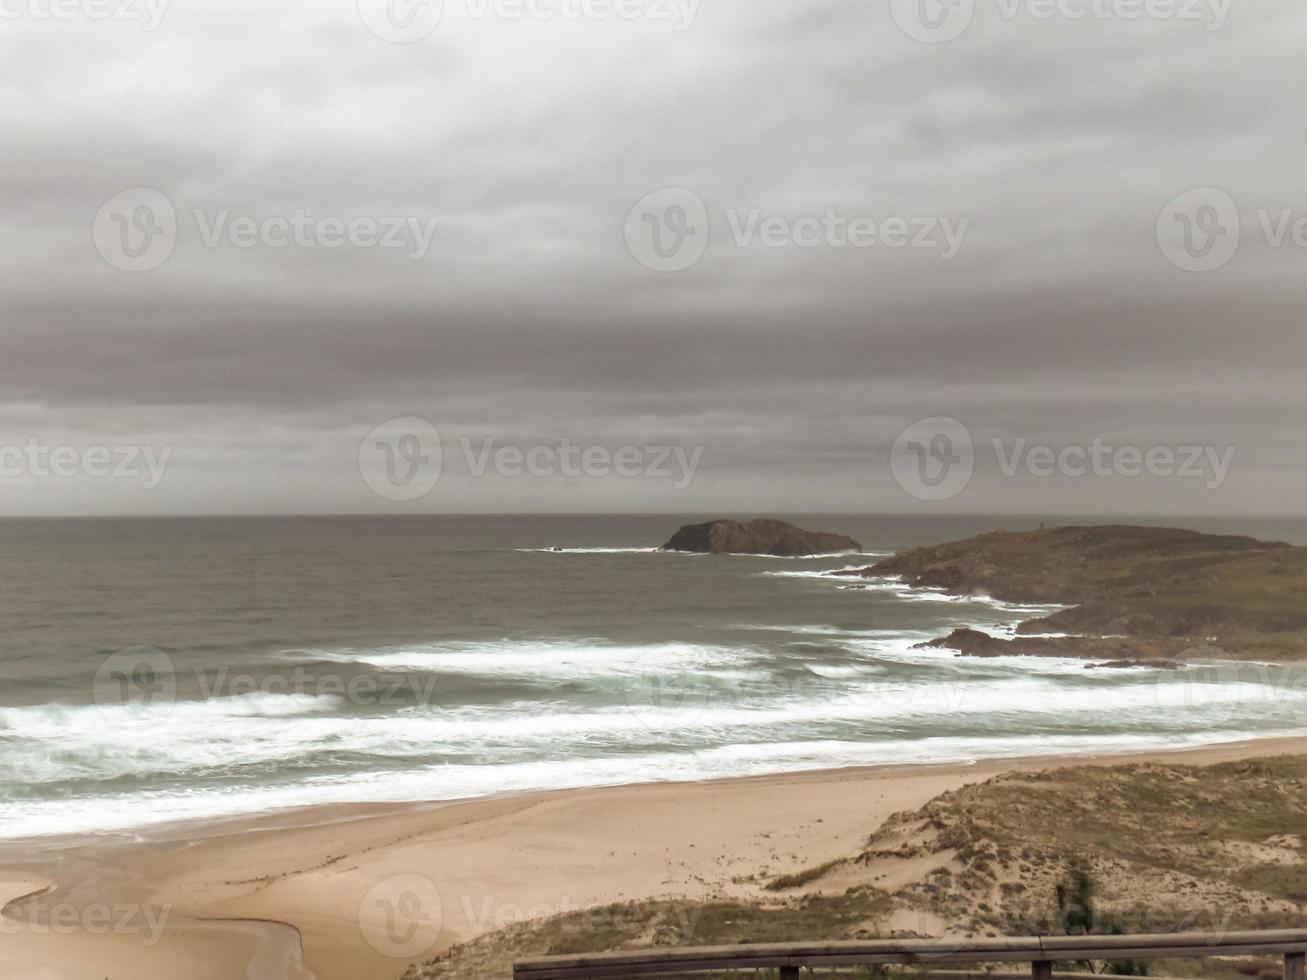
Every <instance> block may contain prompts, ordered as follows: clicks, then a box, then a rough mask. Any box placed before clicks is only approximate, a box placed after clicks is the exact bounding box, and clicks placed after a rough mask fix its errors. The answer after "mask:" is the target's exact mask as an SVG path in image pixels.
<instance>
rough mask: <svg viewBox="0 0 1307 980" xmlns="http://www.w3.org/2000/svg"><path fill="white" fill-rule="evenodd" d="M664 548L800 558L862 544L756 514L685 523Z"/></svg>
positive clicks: (852, 549)
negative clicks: (743, 518)
mask: <svg viewBox="0 0 1307 980" xmlns="http://www.w3.org/2000/svg"><path fill="white" fill-rule="evenodd" d="M663 550H664V551H694V552H699V553H703V554H714V555H722V554H732V555H775V556H777V557H783V558H799V557H803V556H804V555H832V554H838V553H840V552H848V551H861V550H862V545H860V544H858V542H856V541H854V540H853V539H852V538H850V537H846V536H845V535H843V534H832V533H829V532H826V531H805V530H804V529H803V528H801V527H796V526H795V525H793V524H787V523H786V522H785V521H777V520H771V519H768V518H759V519H757V520H753V521H748V522H747V523H741V522H739V521H725V520H723V521H709V522H708V523H706V524H687V525H685V526H684V527H682V528H681V529H680V530H679V531H677V532H676V533H675V534H673V535H672V538H671V540H670V541H668V542H667V543H666V544H665V545H663Z"/></svg>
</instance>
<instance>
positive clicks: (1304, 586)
mask: <svg viewBox="0 0 1307 980" xmlns="http://www.w3.org/2000/svg"><path fill="white" fill-rule="evenodd" d="M844 574H847V575H851V576H855V577H856V576H866V577H879V576H887V575H897V576H901V577H902V579H903V581H904V582H906V583H907V584H909V585H912V586H916V587H933V588H941V589H945V590H947V591H949V592H953V593H957V594H979V595H988V596H992V597H994V598H997V599H1003V600H1006V601H1010V602H1022V603H1048V604H1061V605H1067V606H1069V607H1070V608H1068V609H1064V610H1062V611H1060V612H1057V613H1054V614H1053V615H1051V616H1047V617H1044V618H1040V619H1033V620H1029V621H1027V622H1025V623H1023V624H1021V627H1020V629H1019V633H1022V634H1025V635H1026V636H1029V635H1030V634H1039V633H1070V634H1077V635H1079V636H1083V637H1085V638H1087V639H1086V641H1085V643H1084V644H1082V645H1083V646H1085V648H1086V653H1085V655H1086V656H1093V657H1100V658H1101V657H1104V656H1109V657H1110V656H1119V657H1121V658H1124V659H1141V658H1177V657H1179V658H1181V659H1184V658H1185V656H1186V655H1187V654H1197V655H1199V656H1206V657H1214V656H1229V657H1240V658H1257V659H1267V660H1300V659H1304V658H1307V548H1294V547H1290V546H1289V545H1287V544H1283V543H1278V542H1264V541H1258V540H1256V539H1254V538H1246V537H1236V536H1223V535H1209V534H1200V533H1198V532H1196V531H1183V530H1177V529H1173V528H1150V527H1129V526H1120V525H1116V526H1105V527H1063V528H1049V529H1040V530H1038V531H1030V532H1025V533H1004V532H995V533H992V534H984V535H981V536H980V537H976V538H971V539H969V540H966V541H957V542H952V543H949V544H944V545H938V546H935V547H930V548H917V549H913V550H911V551H905V552H902V553H900V554H897V555H894V556H892V557H890V558H886V559H883V560H881V561H879V562H877V563H875V564H874V565H872V566H870V567H868V568H865V569H860V570H857V571H854V572H847V573H844ZM1088 639H1096V640H1098V641H1100V642H1096V643H1092V644H1091V643H1089V642H1088ZM1104 639H1112V640H1116V641H1120V642H1116V643H1114V644H1113V643H1109V644H1106V645H1104V643H1102V642H1101V641H1102V640H1104ZM1076 645H1077V644H1076V643H1075V642H1074V641H1072V642H1066V641H1061V642H1049V641H1044V640H1037V639H1034V638H1027V639H1021V638H1019V639H1017V640H1016V641H1014V643H1013V644H1011V646H1010V648H1008V649H1000V648H994V649H993V650H992V651H991V652H1012V653H1043V652H1048V653H1057V654H1059V655H1066V654H1067V653H1074V652H1075V650H1074V648H1075V647H1076Z"/></svg>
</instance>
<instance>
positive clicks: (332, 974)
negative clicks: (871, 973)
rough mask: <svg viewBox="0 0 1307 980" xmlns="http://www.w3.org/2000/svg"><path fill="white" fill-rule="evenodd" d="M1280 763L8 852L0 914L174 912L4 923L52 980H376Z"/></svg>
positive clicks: (482, 805) (572, 808) (209, 832)
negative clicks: (1046, 786)
mask: <svg viewBox="0 0 1307 980" xmlns="http://www.w3.org/2000/svg"><path fill="white" fill-rule="evenodd" d="M1286 754H1289V755H1299V754H1307V736H1296V737H1290V738H1268V739H1252V740H1243V741H1238V742H1226V743H1217V744H1212V745H1204V746H1193V747H1184V748H1178V749H1163V750H1146V751H1142V752H1126V753H1119V754H1118V753H1112V754H1101V753H1100V754H1093V755H1064V756H1043V757H1041V756H1031V757H1022V758H1004V759H984V760H977V761H973V762H969V763H901V764H880V765H874V766H857V767H848V768H840V769H816V770H806V771H799V772H789V773H780V774H770V775H749V776H739V777H732V778H727V779H711V780H700V781H684V782H655V783H649V782H645V783H633V784H624V785H618V786H606V787H596V788H582V789H563V790H552V791H530V792H521V793H510V794H503V795H499V796H493V797H480V798H474V799H466V800H451V801H427V802H419V803H394V804H390V803H386V804H373V803H355V804H328V805H319V806H311V807H304V808H294V809H292V810H277V811H270V812H264V813H259V814H251V815H242V816H237V817H230V818H224V819H221V820H216V821H202V822H187V823H183V824H173V825H169V826H168V827H167V828H166V829H165V828H158V830H157V831H156V830H155V829H152V828H147V829H146V831H145V833H143V834H140V835H139V836H140V837H141V838H142V839H140V840H137V841H135V842H131V843H128V842H121V841H120V842H110V841H103V840H100V841H87V840H85V839H81V840H79V841H77V842H73V841H65V842H64V844H63V846H62V848H61V850H59V851H58V852H55V851H53V850H51V849H50V847H47V846H43V847H42V848H41V849H40V850H35V851H33V850H30V849H29V851H28V854H27V857H26V859H25V860H14V858H15V857H17V856H18V855H16V854H13V853H12V852H13V850H14V847H15V842H12V841H10V842H5V843H4V844H3V845H0V847H3V851H4V852H10V853H3V852H0V896H2V897H3V899H4V900H5V901H7V902H12V901H13V899H15V898H16V897H18V895H20V894H22V893H23V892H25V891H27V889H24V888H21V885H22V884H23V883H31V884H34V885H37V886H40V885H43V884H44V882H54V883H55V885H56V887H55V888H54V889H53V890H52V891H51V890H48V889H41V890H40V891H39V892H38V893H39V894H41V899H40V901H41V902H43V903H45V904H48V905H50V906H51V907H56V908H58V907H65V906H66V907H69V908H74V907H75V908H79V909H83V910H84V909H86V908H88V907H90V906H94V905H97V904H98V905H100V906H106V905H107V906H111V907H113V908H116V909H117V908H122V909H126V908H135V909H136V910H137V912H138V914H139V915H140V917H141V919H142V922H143V921H144V910H146V909H155V910H158V909H167V910H168V918H167V922H166V926H165V927H164V928H162V929H160V930H159V931H158V937H157V940H156V941H155V942H154V943H152V944H150V945H147V944H146V942H145V941H144V940H143V935H144V933H143V929H138V930H137V931H136V932H133V933H129V934H126V935H124V934H120V933H117V932H114V933H110V934H100V933H97V932H96V931H95V930H94V929H91V928H89V927H87V924H86V923H82V926H83V927H82V928H80V929H72V930H70V931H67V932H65V933H63V934H60V935H52V934H50V933H49V932H48V931H46V932H45V933H44V934H42V933H41V932H39V931H38V930H37V929H36V928H32V927H25V926H23V925H22V924H21V923H15V922H13V921H12V920H10V921H6V922H5V923H4V933H5V939H4V943H5V947H4V948H5V951H6V953H7V954H8V955H7V957H6V959H7V960H10V961H15V960H16V961H17V962H18V963H20V964H29V963H30V964H32V966H33V968H35V966H36V965H37V964H40V965H42V966H43V967H44V968H45V969H52V968H53V965H54V964H59V972H55V973H53V974H51V975H53V976H62V975H65V974H66V975H70V976H71V975H75V974H76V975H91V974H90V973H88V972H87V971H93V972H94V971H98V973H96V975H111V976H112V975H113V973H112V972H111V971H110V970H109V969H108V967H109V966H114V967H115V968H116V969H117V970H118V972H119V973H120V974H121V975H131V976H137V977H143V978H147V980H148V978H150V977H154V976H158V977H160V978H162V977H165V976H168V975H174V976H175V975H178V973H179V972H180V973H181V974H182V975H186V976H188V977H191V978H193V980H208V978H213V980H227V978H230V977H246V976H251V977H255V978H256V980H265V978H266V980H355V978H360V977H376V978H378V980H384V978H395V977H399V976H400V975H401V974H402V973H403V972H404V970H405V969H406V968H407V966H408V963H409V962H410V961H414V960H420V959H429V958H430V957H431V956H434V955H436V953H438V952H440V951H443V949H446V948H448V947H449V946H450V945H452V944H454V943H456V942H461V941H465V940H468V939H471V938H475V937H476V936H477V935H480V934H484V933H485V932H488V931H493V930H494V929H496V928H502V927H503V926H506V925H511V924H513V923H515V922H518V921H521V920H523V919H527V918H541V917H546V916H548V915H552V914H557V913H559V912H564V911H574V910H576V909H580V908H586V907H596V906H601V905H606V904H610V903H612V902H619V901H632V900H640V899H656V898H664V897H680V898H686V899H689V900H691V901H696V900H698V901H702V900H707V899H712V898H714V897H734V898H753V899H757V898H761V897H764V896H765V895H766V893H765V892H764V891H763V889H762V882H763V881H764V880H765V879H766V878H767V877H769V876H773V875H776V874H784V873H792V872H794V871H798V870H802V869H803V868H805V867H811V866H813V865H816V864H821V863H824V862H826V861H830V860H833V859H837V858H840V857H844V856H846V855H847V854H848V853H850V852H852V851H853V850H854V849H855V848H856V847H857V845H858V844H859V842H860V841H862V840H863V839H865V838H866V836H867V835H869V834H870V833H871V832H872V831H874V830H875V829H876V828H877V826H879V825H880V823H882V822H883V821H884V820H885V819H886V818H887V817H888V816H889V815H890V814H892V813H894V812H897V811H900V810H907V809H914V808H916V807H919V806H921V805H923V804H924V803H926V802H927V801H928V800H929V799H931V798H933V797H934V796H937V795H938V794H939V793H942V792H945V791H947V790H950V789H956V788H958V787H960V786H962V785H965V784H968V783H972V782H979V781H983V780H986V779H989V778H991V777H993V776H996V775H999V774H1002V773H1005V772H1019V771H1031V770H1041V769H1057V768H1065V767H1068V766H1078V765H1103V766H1112V765H1129V764H1138V763H1145V762H1157V763H1168V764H1183V765H1212V764H1216V763H1220V762H1228V761H1237V760H1239V759H1245V758H1253V757H1261V756H1274V755H1286ZM795 790H801V792H795ZM36 840H37V841H40V842H41V843H42V844H44V845H50V846H54V843H53V841H52V840H51V839H49V838H39V839H36ZM414 876H416V878H415V877H414ZM415 881H416V882H417V884H418V886H419V891H421V890H422V889H423V888H426V889H427V892H428V894H429V895H430V899H429V901H428V902H427V903H426V904H427V906H430V907H431V908H433V909H435V912H434V913H433V914H432V915H428V916H426V917H425V918H424V919H423V920H422V922H423V923H424V926H423V928H425V929H426V930H427V932H423V930H422V929H419V930H418V934H417V935H416V936H415V938H414V941H415V942H416V943H417V945H412V944H410V945H409V946H402V945H396V943H395V942H394V941H392V940H391V939H389V938H388V937H387V933H386V932H385V930H382V931H381V932H378V922H377V921H375V913H378V912H381V913H384V912H385V911H386V910H388V909H391V908H392V907H393V905H394V903H393V901H391V900H392V899H394V898H395V897H396V895H397V894H398V893H397V891H396V889H400V890H401V891H403V890H405V889H407V891H410V892H411V891H412V886H413V884H414V882H415ZM423 881H425V882H427V883H428V885H425V886H424V885H422V882H423ZM15 889H18V891H16V890H15ZM423 944H425V945H423ZM419 946H420V947H421V948H419Z"/></svg>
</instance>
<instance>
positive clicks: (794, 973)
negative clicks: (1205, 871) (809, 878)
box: [776, 966, 1302, 980]
mask: <svg viewBox="0 0 1307 980" xmlns="http://www.w3.org/2000/svg"><path fill="white" fill-rule="evenodd" d="M776 972H777V974H778V975H779V976H780V978H781V980H799V968H798V967H797V966H783V967H781V968H780V969H779V970H777V971H776ZM1298 980H1302V978H1301V977H1299V978H1298Z"/></svg>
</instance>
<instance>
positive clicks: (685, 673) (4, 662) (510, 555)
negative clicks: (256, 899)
mask: <svg viewBox="0 0 1307 980" xmlns="http://www.w3.org/2000/svg"><path fill="white" fill-rule="evenodd" d="M692 519H694V518H690V517H675V516H673V517H668V516H661V517H504V518H498V517H475V518H437V517H432V518H297V519H291V518H266V519H262V518H260V519H245V518H231V519H216V518H215V519H176V520H172V519H164V520H126V519H124V520H58V521H44V520H22V521H20V520H14V521H3V522H0V837H3V838H15V837H24V836H34V835H48V834H59V833H67V832H119V831H124V832H126V831H130V830H132V829H134V828H137V827H141V826H145V825H147V824H150V823H156V822H160V821H171V820H177V819H184V818H190V817H212V816H220V815H228V814H237V813H245V812H252V811H258V810H266V809H272V808H278V807H285V806H294V805H301V804H310V803H323V802H345V801H351V802H352V801H395V800H437V799H452V798H457V797H466V796H474V795H484V794H491V793H499V792H507V791H514V790H524V789H536V788H557V787H564V786H582V785H598V784H611V783H622V782H633V781H645V780H659V779H697V778H706V777H715V776H727V775H736V774H748V773H761V772H776V771H785V770H796V769H805V768H818V767H821V768H824V767H833V766H845V765H856V764H870V763H904V762H919V761H931V760H941V761H942V760H969V759H979V758H985V757H994V756H1006V755H1026V754H1046V753H1072V752H1113V751H1126V750H1130V749H1135V748H1146V747H1159V746H1181V745H1193V744H1201V743H1205V742H1215V741H1228V740H1234V739H1239V738H1245V737H1250V736H1255V735H1282V734H1291V733H1300V732H1302V731H1307V722H1304V718H1305V717H1307V715H1304V712H1303V709H1304V707H1305V706H1307V696H1304V694H1303V693H1302V685H1292V684H1285V683H1284V682H1283V680H1282V679H1281V678H1280V677H1279V675H1278V674H1277V673H1276V672H1274V671H1271V670H1266V669H1262V668H1258V667H1256V666H1252V667H1248V666H1245V667H1239V668H1236V667H1233V666H1229V665H1217V666H1215V667H1212V668H1210V669H1205V670H1196V671H1187V672H1183V673H1180V674H1176V673H1174V672H1165V671H1152V670H1128V671H1105V670H1093V671H1088V670H1085V669H1084V664H1083V663H1082V662H1080V661H1066V660H1058V659H1042V658H1041V659H1034V658H999V659H974V658H964V657H955V656H953V655H951V654H948V653H946V652H943V651H923V650H915V649H913V645H914V644H916V643H918V642H920V641H922V640H924V639H929V638H933V637H935V636H937V635H940V634H942V633H944V632H946V631H947V630H949V629H951V628H953V627H954V626H958V625H963V624H973V625H978V626H981V627H984V628H989V629H994V630H1003V629H1010V628H1011V627H1012V626H1013V625H1014V624H1015V623H1016V622H1017V621H1019V620H1020V619H1023V618H1028V617H1030V616H1033V615H1037V614H1039V613H1040V612H1041V611H1042V610H1041V609H1039V608H1033V607H1014V606H1009V605H1005V604H1002V603H998V602H992V601H985V600H981V599H960V598H957V597H951V596H947V595H943V594H940V593H934V592H914V591H911V590H907V589H905V588H904V587H902V586H901V585H899V584H898V583H895V582H891V581H873V582H871V583H869V584H868V587H867V588H862V589H857V588H849V587H847V583H842V582H840V581H839V580H834V579H831V578H828V577H824V576H823V575H822V573H823V572H825V571H829V570H831V569H839V568H844V567H846V566H857V565H863V564H867V563H869V562H870V561H871V560H872V556H875V555H878V554H884V553H888V552H890V551H892V550H895V549H899V548H904V547H909V546H915V545H920V544H928V543H933V542H938V541H944V540H948V539H952V538H958V537H964V536H968V535H971V534H975V533H979V532H982V531H987V530H993V529H995V528H1010V529H1028V528H1030V527H1033V526H1036V525H1037V524H1038V520H1037V519H1035V520H1031V519H1020V518H1010V517H1009V518H930V519H926V518H905V517H868V516H824V517H820V518H814V517H799V518H794V519H795V520H796V521H798V522H800V523H803V524H805V525H807V526H811V527H815V528H820V529H823V530H833V531H840V532H845V533H848V534H851V535H853V536H854V537H856V538H858V539H859V540H860V541H862V543H863V545H864V550H865V551H866V552H867V553H868V554H867V555H863V556H854V555H841V556H830V557H823V558H814V559H800V560H786V559H772V558H755V557H743V556H690V555H676V554H665V553H659V552H656V551H655V550H653V549H655V548H656V547H657V546H658V545H659V544H661V543H662V542H663V541H664V540H665V539H666V538H667V537H668V536H670V534H671V532H672V531H674V530H675V529H676V527H677V526H679V525H680V524H681V523H685V522H687V521H689V520H692ZM700 519H702V518H700ZM1045 520H1048V521H1049V523H1050V524H1051V523H1062V522H1065V521H1066V520H1068V519H1064V518H1045ZM1149 523H1156V522H1155V521H1152V522H1149ZM1184 523H1185V524H1186V525H1187V526H1193V527H1199V528H1202V529H1205V530H1217V531H1230V532H1238V533H1249V534H1256V535H1258V536H1263V537H1272V538H1277V539H1281V540H1290V541H1293V542H1295V543H1307V521H1244V522H1240V521H1220V520H1209V521H1193V520H1187V521H1185V522H1184ZM553 549H561V550H553Z"/></svg>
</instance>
